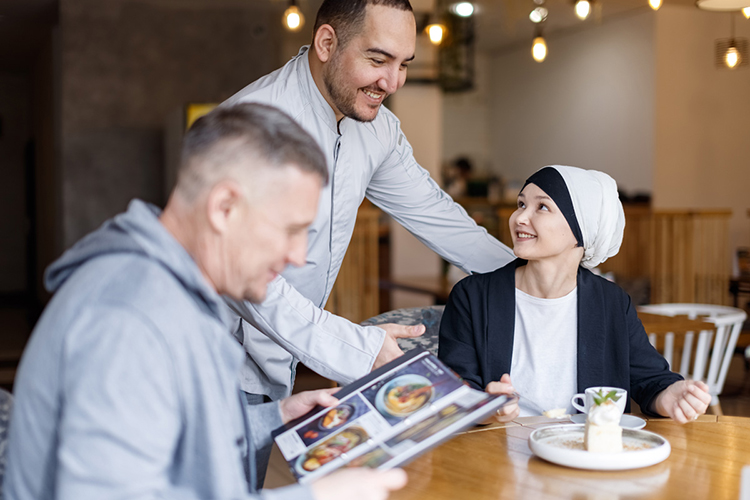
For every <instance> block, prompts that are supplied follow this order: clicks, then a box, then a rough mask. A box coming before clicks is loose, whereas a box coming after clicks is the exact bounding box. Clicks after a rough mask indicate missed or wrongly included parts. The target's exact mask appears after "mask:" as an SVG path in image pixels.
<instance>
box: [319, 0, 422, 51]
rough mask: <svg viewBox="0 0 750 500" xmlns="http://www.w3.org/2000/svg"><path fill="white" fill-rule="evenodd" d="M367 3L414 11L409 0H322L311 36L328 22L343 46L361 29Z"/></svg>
mask: <svg viewBox="0 0 750 500" xmlns="http://www.w3.org/2000/svg"><path fill="white" fill-rule="evenodd" d="M368 5H382V6H384V7H392V8H394V9H399V10H405V11H408V12H414V11H413V10H412V8H411V4H410V3H409V0H324V1H323V5H321V6H320V9H318V15H317V17H316V18H315V27H313V38H315V34H316V33H317V32H318V28H320V27H321V26H323V25H324V24H330V25H331V27H333V29H334V31H335V32H336V37H337V38H338V42H339V46H341V47H344V46H345V45H346V44H347V43H349V40H351V39H352V38H353V37H354V35H356V34H357V33H359V32H360V31H361V29H362V25H363V24H364V22H365V13H366V9H367V6H368Z"/></svg>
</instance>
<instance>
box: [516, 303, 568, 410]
mask: <svg viewBox="0 0 750 500" xmlns="http://www.w3.org/2000/svg"><path fill="white" fill-rule="evenodd" d="M577 299H578V295H577V288H574V289H573V291H572V292H570V293H569V294H567V295H565V296H564V297H560V298H556V299H540V298H538V297H533V296H531V295H529V294H527V293H524V292H522V291H521V290H519V289H517V288H516V326H515V330H514V332H513V361H512V363H511V368H510V380H511V382H512V383H513V387H514V388H515V389H516V392H518V394H520V395H521V399H520V401H519V406H520V410H521V416H522V417H525V416H530V415H541V413H542V412H543V411H546V410H552V409H554V408H566V409H567V413H574V410H573V405H571V404H570V399H571V398H572V397H573V395H574V394H575V393H576V392H577V389H578V372H577V364H578V362H577V354H578V348H577V339H578V309H577V305H578V300H577Z"/></svg>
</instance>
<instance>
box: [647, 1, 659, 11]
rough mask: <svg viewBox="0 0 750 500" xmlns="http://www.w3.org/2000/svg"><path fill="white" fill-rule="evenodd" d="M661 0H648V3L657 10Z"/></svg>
mask: <svg viewBox="0 0 750 500" xmlns="http://www.w3.org/2000/svg"><path fill="white" fill-rule="evenodd" d="M661 1H662V0H648V4H649V6H650V7H651V8H652V9H654V10H659V7H661Z"/></svg>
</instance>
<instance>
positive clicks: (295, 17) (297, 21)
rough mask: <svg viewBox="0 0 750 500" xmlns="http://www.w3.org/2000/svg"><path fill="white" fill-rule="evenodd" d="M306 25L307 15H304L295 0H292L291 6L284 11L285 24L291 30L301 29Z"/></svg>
mask: <svg viewBox="0 0 750 500" xmlns="http://www.w3.org/2000/svg"><path fill="white" fill-rule="evenodd" d="M304 25H305V16H303V15H302V12H300V10H299V8H297V6H296V5H295V2H294V0H292V2H291V3H290V5H289V8H287V9H286V10H285V11H284V26H285V27H286V29H288V30H289V31H299V30H301V29H302V26H304Z"/></svg>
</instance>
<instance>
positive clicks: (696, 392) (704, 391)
mask: <svg viewBox="0 0 750 500" xmlns="http://www.w3.org/2000/svg"><path fill="white" fill-rule="evenodd" d="M687 390H688V392H689V394H691V395H692V396H693V397H695V398H697V399H698V400H700V401H701V402H703V403H704V404H705V405H706V406H708V405H710V404H711V394H710V393H709V392H708V385H706V384H705V383H704V382H700V381H698V382H695V383H693V384H689V385H688V387H687Z"/></svg>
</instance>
